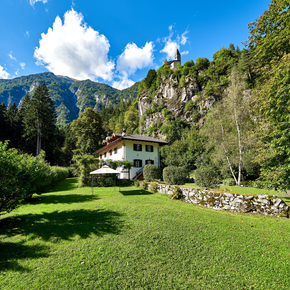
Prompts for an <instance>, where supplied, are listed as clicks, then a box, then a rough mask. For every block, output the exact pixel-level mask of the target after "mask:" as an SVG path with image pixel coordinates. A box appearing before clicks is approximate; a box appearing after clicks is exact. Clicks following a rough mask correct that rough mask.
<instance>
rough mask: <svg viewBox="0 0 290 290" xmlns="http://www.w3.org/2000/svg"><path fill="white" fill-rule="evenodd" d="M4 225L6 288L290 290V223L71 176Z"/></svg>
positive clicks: (0, 272)
mask: <svg viewBox="0 0 290 290" xmlns="http://www.w3.org/2000/svg"><path fill="white" fill-rule="evenodd" d="M36 198H37V199H38V200H37V201H34V202H33V203H32V204H27V205H23V206H21V207H20V208H19V209H18V210H15V211H14V212H12V213H10V214H8V215H5V216H3V217H2V219H1V220H0V241H1V243H0V253H1V254H0V289H83V288H85V289H250V288H251V287H253V288H254V289H289V288H290V280H289V279H290V278H289V275H290V273H289V266H290V263H289V255H290V252H289V245H290V244H289V240H290V225H289V220H286V219H278V218H273V217H265V216H260V215H250V214H233V213H228V212H215V211H214V210H211V209H206V208H202V207H199V206H193V205H191V204H187V203H183V202H180V201H171V200H170V199H169V197H168V196H166V195H162V194H150V193H149V192H147V191H143V190H141V189H139V188H134V187H123V188H121V192H120V193H119V192H118V191H117V189H116V191H114V189H113V188H106V189H104V188H99V189H95V195H94V196H92V195H91V189H90V188H82V189H78V188H76V180H75V179H68V180H67V181H66V182H65V183H62V184H59V185H58V186H57V187H56V188H55V189H54V191H52V192H50V193H48V194H45V195H42V196H40V197H39V196H38V197H36Z"/></svg>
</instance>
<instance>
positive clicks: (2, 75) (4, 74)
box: [0, 65, 10, 79]
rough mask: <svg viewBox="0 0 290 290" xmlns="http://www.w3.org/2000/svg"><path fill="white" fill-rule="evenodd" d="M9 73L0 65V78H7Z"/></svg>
mask: <svg viewBox="0 0 290 290" xmlns="http://www.w3.org/2000/svg"><path fill="white" fill-rule="evenodd" d="M9 76H10V74H9V73H8V72H7V71H5V70H4V67H3V66H1V65H0V79H8V78H9Z"/></svg>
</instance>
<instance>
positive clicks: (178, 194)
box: [171, 186, 184, 199]
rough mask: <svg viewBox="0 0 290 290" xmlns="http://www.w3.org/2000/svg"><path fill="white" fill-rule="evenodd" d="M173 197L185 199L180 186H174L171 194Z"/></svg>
mask: <svg viewBox="0 0 290 290" xmlns="http://www.w3.org/2000/svg"><path fill="white" fill-rule="evenodd" d="M171 199H184V195H183V194H182V191H181V188H180V187H178V186H174V189H173V191H172V194H171Z"/></svg>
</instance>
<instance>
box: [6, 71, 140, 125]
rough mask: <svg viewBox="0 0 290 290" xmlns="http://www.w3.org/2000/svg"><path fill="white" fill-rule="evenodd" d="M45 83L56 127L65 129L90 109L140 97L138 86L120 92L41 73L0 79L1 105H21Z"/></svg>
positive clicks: (96, 84)
mask: <svg viewBox="0 0 290 290" xmlns="http://www.w3.org/2000/svg"><path fill="white" fill-rule="evenodd" d="M43 82H45V84H46V85H47V87H48V89H49V92H50V95H51V97H52V99H53V102H54V105H55V108H56V112H57V116H58V117H57V124H58V125H60V126H64V125H65V124H67V123H70V122H71V121H72V120H74V119H76V118H77V117H78V115H79V112H80V111H83V110H84V109H85V108H87V107H92V108H95V109H101V107H102V106H103V105H109V104H112V105H113V106H115V105H116V104H118V103H119V102H120V100H128V99H134V98H135V97H136V96H137V87H138V83H136V84H135V85H134V86H132V87H131V88H128V89H125V90H122V91H120V90H117V89H114V88H112V87H110V86H108V85H106V84H101V83H96V82H93V81H90V80H85V81H77V80H74V79H71V78H69V77H65V76H56V75H54V74H53V73H40V74H33V75H28V76H23V77H18V78H14V79H9V80H6V79H5V80H3V79H1V80H0V103H2V102H4V103H5V104H6V106H8V107H9V106H10V105H12V104H13V102H15V103H16V105H17V106H21V100H22V98H23V97H24V96H25V94H26V93H31V94H33V92H34V89H35V88H36V87H37V86H38V85H39V84H42V83H43Z"/></svg>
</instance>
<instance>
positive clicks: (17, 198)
mask: <svg viewBox="0 0 290 290" xmlns="http://www.w3.org/2000/svg"><path fill="white" fill-rule="evenodd" d="M44 156H45V155H44V152H43V151H42V152H41V154H40V155H38V156H37V157H34V156H31V155H28V154H19V153H18V151H17V150H16V149H14V148H12V149H8V142H5V143H4V144H3V143H2V142H0V213H1V212H10V211H12V210H13V209H15V208H16V207H17V206H18V205H19V204H20V203H21V202H22V201H23V200H25V199H28V198H30V197H31V196H32V194H33V193H37V194H41V193H43V192H45V191H46V190H48V189H49V188H50V187H51V186H53V185H55V184H56V183H57V182H58V181H61V180H63V179H65V178H66V177H67V176H68V174H69V173H68V170H67V169H65V168H61V167H51V166H49V164H48V163H47V162H46V161H45V159H44Z"/></svg>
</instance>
